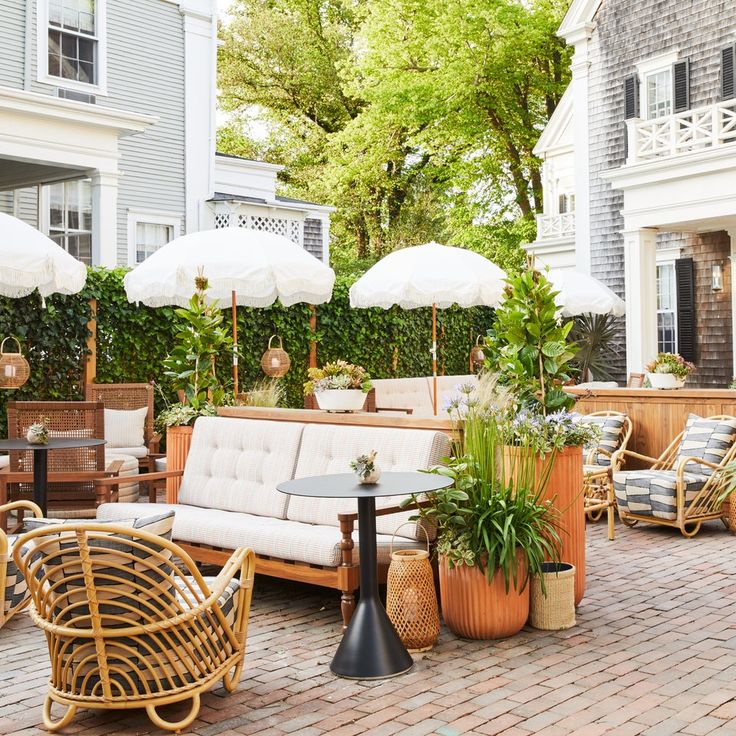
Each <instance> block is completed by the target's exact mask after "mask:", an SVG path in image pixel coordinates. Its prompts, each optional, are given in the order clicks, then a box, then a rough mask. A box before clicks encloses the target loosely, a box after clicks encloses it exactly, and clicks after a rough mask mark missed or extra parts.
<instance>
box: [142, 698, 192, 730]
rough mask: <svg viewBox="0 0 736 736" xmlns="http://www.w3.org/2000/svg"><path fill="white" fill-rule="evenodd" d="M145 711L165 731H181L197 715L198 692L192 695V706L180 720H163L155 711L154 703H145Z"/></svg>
mask: <svg viewBox="0 0 736 736" xmlns="http://www.w3.org/2000/svg"><path fill="white" fill-rule="evenodd" d="M146 713H148V717H149V718H150V719H151V722H152V723H153V724H154V725H155V726H158V727H159V728H163V729H165V730H166V731H174V732H176V733H181V732H182V730H183V729H185V728H186V727H187V726H189V725H191V723H192V722H193V721H194V719H195V718H196V717H197V716H198V715H199V693H195V694H194V695H192V707H191V709H190V711H189V713H187V715H186V716H185V717H184V718H182V719H181V720H180V721H175V722H172V721H166V720H164V719H163V718H161V716H160V715H159V714H158V713H156V706H155V705H147V706H146Z"/></svg>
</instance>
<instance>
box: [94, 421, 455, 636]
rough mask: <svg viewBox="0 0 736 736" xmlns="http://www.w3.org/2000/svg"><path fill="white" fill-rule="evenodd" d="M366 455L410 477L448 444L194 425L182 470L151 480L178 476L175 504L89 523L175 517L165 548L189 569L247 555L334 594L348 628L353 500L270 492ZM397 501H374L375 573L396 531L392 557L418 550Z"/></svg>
mask: <svg viewBox="0 0 736 736" xmlns="http://www.w3.org/2000/svg"><path fill="white" fill-rule="evenodd" d="M372 450H376V451H377V453H378V454H377V463H378V465H379V466H380V467H381V469H382V470H383V471H391V470H397V471H398V470H403V471H411V470H417V469H426V468H429V467H431V466H433V465H436V464H438V463H439V462H440V461H441V459H442V458H443V457H446V456H447V455H448V454H449V451H450V441H449V438H448V437H447V435H446V434H443V433H442V432H436V431H433V430H424V429H407V428H401V429H399V428H394V427H368V426H344V425H342V426H341V425H331V424H302V423H298V422H288V421H273V420H271V421H269V420H259V419H246V418H228V417H202V418H200V419H198V420H197V422H196V424H195V427H194V433H193V437H192V445H191V449H190V451H189V455H188V457H187V461H186V466H185V468H184V470H183V471H176V470H173V471H166V472H163V473H154V474H151V475H152V477H153V478H166V477H177V476H182V482H181V487H180V489H179V491H178V497H177V502H176V503H174V504H140V503H139V504H129V503H103V504H102V505H101V506H100V507H99V508H98V510H97V518H98V519H100V520H105V521H110V520H121V519H129V518H133V517H136V516H141V515H143V514H147V513H153V512H154V511H155V510H161V509H163V508H170V509H173V510H174V511H175V512H176V515H175V519H174V527H173V539H174V541H175V542H176V543H177V544H179V545H180V546H181V547H182V548H184V549H185V550H186V551H187V552H188V553H189V554H190V555H192V557H194V558H195V559H196V560H198V561H201V562H210V563H215V564H222V563H224V562H225V561H226V560H227V559H228V558H229V556H230V554H231V553H232V550H234V549H237V548H238V547H250V548H252V549H253V551H254V552H255V554H256V572H257V573H261V574H264V575H271V576H274V577H279V578H287V579H291V580H297V581H301V582H306V583H312V584H316V585H322V586H325V587H330V588H335V589H337V590H340V591H341V592H342V601H341V603H342V614H343V620H344V623H345V625H347V622H348V621H349V619H350V616H351V615H352V612H353V610H354V607H355V598H354V592H355V590H356V589H357V588H358V585H359V582H358V571H359V567H358V565H359V562H360V560H359V558H358V545H357V538H354V534H353V533H354V532H355V531H356V526H357V525H356V521H357V513H356V511H357V505H356V501H354V500H351V499H344V500H343V499H314V498H300V497H296V496H295V497H289V496H287V495H284V494H282V493H280V492H279V491H277V490H276V485H277V484H278V483H280V482H282V481H285V480H289V479H291V478H303V477H309V476H316V475H323V474H329V473H345V472H350V467H349V463H350V461H351V460H352V459H354V458H356V457H357V456H358V455H360V454H363V453H366V452H370V451H372ZM140 480H146V476H145V475H144V476H141V478H140ZM117 482H118V481H116V479H110V480H109V481H108V480H103V481H100V482H99V483H98V488H99V489H100V492H101V493H103V494H108V495H109V493H110V492H112V491H113V490H114V488H115V485H116V484H117ZM400 500H401V499H400V498H399V497H396V498H385V499H377V501H376V507H377V516H378V518H377V531H378V535H377V547H378V565H379V571H382V572H383V574H385V571H386V569H387V568H388V563H389V561H390V546H391V542H392V535H393V534H394V532H396V531H397V530H398V532H399V534H397V535H396V537H395V539H394V541H393V547H394V549H412V548H419V547H422V546H424V544H425V542H424V529H423V527H421V525H418V524H417V523H416V522H410V523H406V522H408V520H409V517H410V516H411V515H412V513H413V512H411V511H400V510H399V509H398V504H399V501H400ZM402 524H403V526H402ZM399 527H400V528H399Z"/></svg>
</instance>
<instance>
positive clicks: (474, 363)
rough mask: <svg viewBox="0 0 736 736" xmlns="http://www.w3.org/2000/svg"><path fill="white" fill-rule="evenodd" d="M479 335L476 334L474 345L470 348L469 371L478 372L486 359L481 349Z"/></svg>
mask: <svg viewBox="0 0 736 736" xmlns="http://www.w3.org/2000/svg"><path fill="white" fill-rule="evenodd" d="M481 337H482V336H481V335H478V339H477V340H476V341H475V345H473V347H472V348H470V372H471V373H478V372H479V371H480V369H481V368H482V367H483V364H484V363H485V360H486V354H485V352H484V351H483V346H482V345H481V344H480V341H481Z"/></svg>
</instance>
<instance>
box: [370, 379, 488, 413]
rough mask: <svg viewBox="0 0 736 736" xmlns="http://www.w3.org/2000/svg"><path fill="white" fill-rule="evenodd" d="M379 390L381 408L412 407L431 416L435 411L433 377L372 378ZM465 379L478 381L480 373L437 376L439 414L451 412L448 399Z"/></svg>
mask: <svg viewBox="0 0 736 736" xmlns="http://www.w3.org/2000/svg"><path fill="white" fill-rule="evenodd" d="M371 383H372V384H373V388H374V390H375V392H376V398H375V404H376V407H377V409H378V411H381V410H382V409H383V410H386V409H387V408H390V409H393V410H394V411H406V410H407V409H411V410H412V412H411V415H412V416H413V417H421V418H425V417H431V416H433V415H434V409H433V406H432V395H433V391H434V389H433V385H434V382H433V378H432V376H422V377H420V378H377V379H376V378H374V379H372V380H371ZM464 383H471V384H473V385H476V384H477V383H478V377H477V376H475V375H472V374H471V375H467V376H437V415H438V416H447V412H446V409H445V407H444V402H445V401H446V400H447V399H448V398H449V397H452V396H455V395H456V394H457V386H458V385H460V384H464Z"/></svg>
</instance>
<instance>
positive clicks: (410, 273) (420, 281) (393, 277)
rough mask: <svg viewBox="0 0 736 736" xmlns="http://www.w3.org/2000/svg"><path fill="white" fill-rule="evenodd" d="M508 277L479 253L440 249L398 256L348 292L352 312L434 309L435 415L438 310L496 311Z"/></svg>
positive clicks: (368, 273)
mask: <svg viewBox="0 0 736 736" xmlns="http://www.w3.org/2000/svg"><path fill="white" fill-rule="evenodd" d="M505 278H506V274H505V273H504V272H503V271H502V270H501V269H500V268H499V267H498V266H497V265H496V264H495V263H492V262H491V261H489V260H488V259H487V258H484V257H483V256H482V255H480V254H479V253H475V252H474V251H471V250H466V249H464V248H453V247H452V246H448V245H440V244H439V243H427V244H425V245H417V246H414V247H412V248H403V249H402V250H397V251H394V252H393V253H390V254H389V255H387V256H386V257H385V258H383V259H382V260H380V261H379V262H378V263H376V265H375V266H373V267H372V268H370V269H369V270H368V271H366V272H365V273H364V274H363V275H362V276H361V277H360V278H359V279H358V280H357V281H356V282H355V283H354V284H353V285H352V286H351V287H350V306H351V307H358V308H362V307H382V308H383V309H388V308H389V307H391V306H393V305H394V304H398V306H400V307H402V308H403V309H416V308H417V307H432V349H431V351H430V352H431V353H432V374H433V378H434V396H433V406H434V413H435V414H437V307H439V308H440V309H445V308H447V307H449V306H452V305H453V304H458V305H459V306H461V307H475V306H489V307H494V306H496V305H497V304H498V303H499V302H500V301H501V295H502V292H503V289H504V286H505V281H504V280H505Z"/></svg>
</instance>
